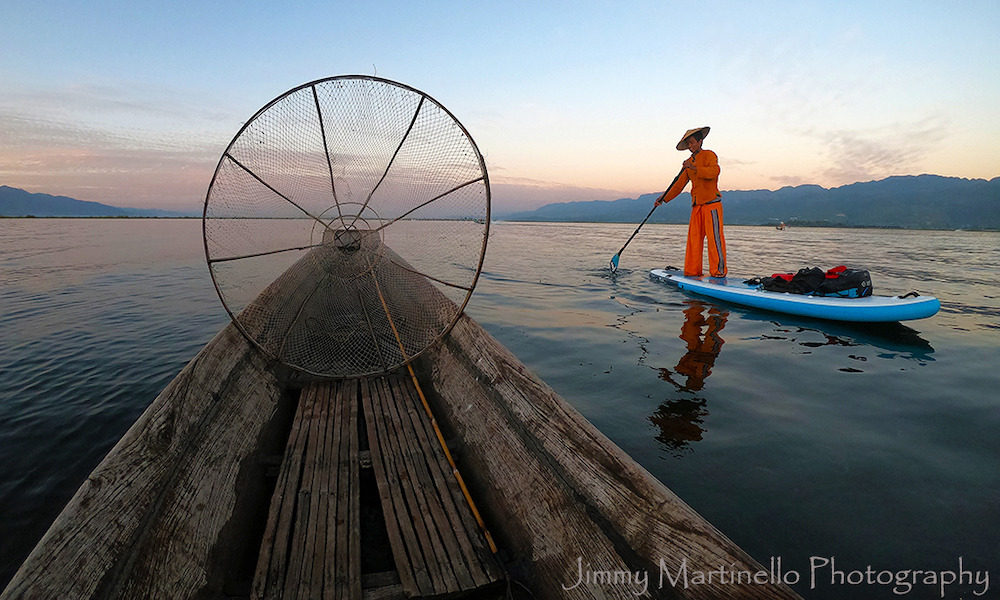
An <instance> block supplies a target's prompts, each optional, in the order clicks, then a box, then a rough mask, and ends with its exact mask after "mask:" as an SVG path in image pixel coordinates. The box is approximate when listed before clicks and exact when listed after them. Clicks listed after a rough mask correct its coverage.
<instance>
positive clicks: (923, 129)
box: [820, 117, 948, 185]
mask: <svg viewBox="0 0 1000 600" xmlns="http://www.w3.org/2000/svg"><path fill="white" fill-rule="evenodd" d="M947 132H948V124H947V122H945V120H944V119H942V118H940V117H930V118H927V119H923V120H921V121H917V122H914V123H896V124H893V125H889V126H886V127H883V128H879V129H871V130H860V131H848V130H841V131H833V132H828V133H826V134H822V135H821V138H820V141H821V142H822V144H823V145H824V146H825V147H826V149H827V152H828V153H829V155H830V167H829V168H827V169H824V170H822V171H821V176H822V179H823V180H825V181H828V182H831V183H832V184H834V185H844V184H848V183H854V182H856V181H871V180H874V179H882V178H885V177H889V176H892V175H898V174H901V173H910V172H913V171H914V170H917V169H919V166H920V164H921V163H922V162H923V160H924V159H925V158H926V157H927V156H929V155H930V154H932V153H933V152H935V151H936V149H937V148H938V147H939V146H940V144H941V143H942V141H943V140H944V139H945V138H946V137H947V135H948V134H947Z"/></svg>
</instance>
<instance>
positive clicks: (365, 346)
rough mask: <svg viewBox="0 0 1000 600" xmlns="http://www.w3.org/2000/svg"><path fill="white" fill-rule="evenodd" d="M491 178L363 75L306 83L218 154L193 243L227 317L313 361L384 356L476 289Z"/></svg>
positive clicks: (405, 101) (388, 360) (444, 326)
mask: <svg viewBox="0 0 1000 600" xmlns="http://www.w3.org/2000/svg"><path fill="white" fill-rule="evenodd" d="M489 215H490V189H489V180H488V177H487V174H486V167H485V164H484V162H483V159H482V156H481V155H480V153H479V150H478V149H477V148H476V145H475V143H474V142H473V141H472V139H471V137H470V136H469V134H468V132H467V131H466V130H465V128H464V127H462V125H461V124H460V123H459V122H458V121H457V120H456V119H455V118H454V117H453V116H452V115H451V114H450V113H449V112H448V111H447V110H446V109H445V108H444V107H442V106H441V105H440V104H438V103H437V102H436V101H434V100H433V99H432V98H430V97H429V96H427V95H425V94H423V93H421V92H419V91H417V90H414V89H412V88H409V87H406V86H403V85H401V84H398V83H394V82H391V81H387V80H384V79H378V78H374V77H362V76H347V77H335V78H331V79H325V80H321V81H317V82H313V83H310V84H306V85H304V86H301V87H299V88H296V89H294V90H291V91H289V92H287V93H286V94H284V95H282V96H280V97H279V98H277V99H275V100H274V101H272V102H271V103H270V104H268V105H267V106H265V107H264V108H263V109H261V110H260V111H259V112H258V113H257V114H256V115H255V116H254V117H253V118H252V119H251V120H250V121H249V122H247V123H246V125H245V126H244V127H243V129H242V130H241V131H240V132H239V133H238V134H237V135H236V137H235V138H234V139H233V141H232V142H231V143H230V145H229V147H228V149H227V150H226V151H225V153H224V154H223V155H222V158H221V159H220V161H219V165H218V167H217V169H216V172H215V177H214V178H213V180H212V184H211V186H210V187H209V190H208V194H207V196H206V199H205V210H204V218H203V231H204V241H205V253H206V257H207V260H208V265H209V269H210V271H211V275H212V278H213V281H214V282H215V286H216V289H217V290H218V292H219V297H220V298H221V299H222V303H223V304H224V305H225V307H226V310H227V311H228V312H229V313H230V315H232V317H233V320H234V322H235V323H236V325H237V327H239V329H240V330H241V331H242V332H243V333H244V334H245V335H246V336H247V337H248V338H250V339H251V340H252V341H253V342H254V343H255V344H257V345H258V346H259V347H260V348H261V349H263V350H264V351H265V352H267V353H268V354H270V355H271V356H272V357H274V358H276V359H277V360H279V361H281V362H282V363H285V364H287V365H290V366H292V367H295V368H297V369H300V370H302V371H305V372H307V373H311V374H314V375H319V376H323V377H351V376H360V375H367V374H375V373H381V372H385V371H389V370H392V369H394V368H396V367H398V366H400V365H402V364H404V363H405V362H406V361H407V360H412V359H413V358H414V357H416V356H417V355H419V354H420V353H421V352H422V351H423V350H424V349H426V348H427V347H428V346H430V345H431V344H432V343H434V342H435V341H437V340H438V339H440V338H441V337H442V336H443V335H445V334H446V333H447V332H448V330H450V328H451V326H452V325H453V324H454V323H455V321H457V319H458V317H459V315H460V314H461V311H462V310H463V309H464V307H465V304H466V303H467V302H468V299H469V296H470V295H471V294H472V291H473V289H474V288H475V285H476V282H477V280H478V277H479V273H480V270H481V268H482V261H483V257H484V255H485V251H486V242H487V238H488V228H489Z"/></svg>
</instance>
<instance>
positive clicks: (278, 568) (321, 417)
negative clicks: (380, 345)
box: [251, 381, 361, 600]
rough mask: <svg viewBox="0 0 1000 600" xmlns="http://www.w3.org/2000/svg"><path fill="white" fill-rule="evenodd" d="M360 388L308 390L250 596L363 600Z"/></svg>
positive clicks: (314, 386)
mask: <svg viewBox="0 0 1000 600" xmlns="http://www.w3.org/2000/svg"><path fill="white" fill-rule="evenodd" d="M356 398H357V382H356V381H346V382H343V383H338V384H330V383H322V384H315V383H314V384H310V385H308V386H307V387H306V388H305V389H304V390H303V391H302V395H301V398H300V400H299V406H298V410H297V411H296V414H295V420H294V421H293V423H292V429H291V432H290V433H289V437H288V444H287V447H286V450H285V458H284V460H283V461H282V465H281V471H280V473H279V475H278V482H277V484H276V486H275V490H274V495H273V497H272V499H271V509H270V513H269V516H268V522H267V527H266V529H265V530H264V539H263V541H262V543H261V552H260V557H259V559H258V561H257V571H256V575H255V577H254V584H253V589H252V594H251V597H252V598H255V599H272V598H337V599H350V600H360V599H361V525H360V498H361V494H360V474H359V469H360V467H359V459H358V455H359V443H358V403H357V400H356Z"/></svg>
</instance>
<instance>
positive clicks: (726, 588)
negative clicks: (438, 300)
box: [420, 316, 798, 599]
mask: <svg viewBox="0 0 1000 600" xmlns="http://www.w3.org/2000/svg"><path fill="white" fill-rule="evenodd" d="M420 364H421V365H422V368H423V369H424V370H425V371H424V372H425V373H426V375H427V377H428V378H429V379H430V380H431V381H432V382H433V387H434V389H435V391H436V405H435V407H434V408H435V414H436V415H437V417H438V419H439V420H443V421H444V422H445V423H446V424H447V427H449V429H450V430H451V431H453V432H454V433H455V434H456V435H457V436H458V437H460V438H461V439H463V440H464V442H465V446H464V448H463V454H462V465H464V468H463V473H465V474H466V482H467V483H468V484H469V485H470V487H471V488H473V492H474V494H475V497H476V498H477V499H479V502H480V506H481V507H483V510H484V512H485V513H486V515H487V518H488V524H490V523H492V524H493V525H495V526H494V527H492V528H491V529H492V531H493V533H494V535H495V536H496V537H497V538H498V541H499V542H500V544H501V545H502V546H505V547H507V548H516V549H519V552H520V557H519V558H520V562H521V563H522V564H520V565H519V568H520V569H522V570H523V571H524V572H525V573H527V576H526V581H524V583H526V584H527V585H528V586H529V587H530V588H531V589H532V590H533V592H534V594H535V596H536V597H539V598H592V597H607V598H631V597H634V593H635V589H634V587H631V586H600V585H596V586H595V585H591V586H587V585H579V586H576V587H572V584H573V583H574V582H575V581H576V573H577V563H576V561H577V559H578V558H582V559H583V561H584V562H585V563H590V564H592V565H593V566H594V567H595V568H599V569H603V570H608V571H616V570H621V571H623V572H624V571H626V570H630V571H632V572H636V571H648V572H650V573H651V576H655V575H656V574H658V573H659V572H660V571H659V566H660V560H661V559H662V560H663V561H664V562H663V564H664V565H665V566H666V567H667V568H668V569H669V570H670V572H671V573H676V572H677V570H678V569H679V568H680V566H681V564H682V561H685V560H686V561H687V563H686V564H687V565H688V568H689V569H701V570H704V571H706V572H707V571H710V570H712V569H717V568H718V566H719V565H720V564H722V565H726V566H727V567H730V566H733V567H734V568H737V569H740V570H747V571H750V572H754V573H756V572H757V571H758V570H760V569H761V567H760V565H759V564H758V563H757V562H756V561H754V560H753V559H752V558H751V557H750V556H748V555H747V554H746V553H745V552H743V551H742V550H741V549H740V548H738V547H737V546H736V545H735V544H733V543H732V542H731V541H730V540H729V539H727V538H726V537H725V536H724V535H723V534H722V533H720V532H719V531H718V530H716V529H715V528H714V527H712V526H711V524H709V523H708V522H707V521H705V519H703V518H702V517H700V516H699V515H698V514H697V513H695V511H693V510H692V509H691V508H690V507H688V506H687V505H686V504H684V503H683V502H682V501H681V500H680V499H679V498H677V497H676V496H675V495H674V494H673V493H672V492H670V491H669V490H668V489H667V488H666V487H665V486H663V484H661V483H660V482H659V481H657V480H656V479H655V478H653V477H652V476H651V475H649V473H648V472H646V471H645V470H644V469H642V467H640V466H639V465H638V464H636V463H635V461H634V460H632V459H631V458H630V457H629V456H627V455H626V454H625V453H624V452H622V451H621V450H620V449H619V448H618V447H617V446H615V445H614V444H613V443H611V442H610V441H609V440H608V439H607V438H606V437H605V436H603V435H602V434H601V433H600V432H599V431H598V430H597V429H596V428H594V427H593V426H592V425H591V424H590V423H589V422H587V421H586V420H585V419H584V418H583V417H582V416H580V415H579V413H577V412H576V411H575V410H574V409H573V408H572V407H570V406H569V404H568V403H566V401H565V400H563V399H562V398H560V397H559V396H558V395H557V394H556V393H555V392H554V391H553V390H552V389H551V388H549V387H548V386H547V385H545V384H544V383H543V382H542V381H541V380H539V379H538V378H537V377H535V376H534V375H532V374H531V373H530V372H529V371H528V370H527V369H526V368H525V367H524V365H523V364H521V363H520V361H518V360H517V359H516V358H515V357H514V356H513V355H511V354H510V352H509V351H508V350H507V349H506V348H504V347H503V346H502V345H500V344H499V343H498V342H497V341H496V340H494V339H493V338H492V337H490V336H489V334H487V333H486V332H485V331H484V330H483V329H482V328H481V327H479V326H478V325H476V324H475V322H473V321H472V319H471V318H469V317H468V316H463V317H462V318H461V319H460V320H459V322H458V324H457V325H456V327H455V328H454V329H453V330H452V334H451V335H450V336H449V337H448V338H447V339H446V340H445V343H444V344H440V345H437V346H435V347H434V348H432V349H431V350H429V351H428V352H427V353H426V354H425V355H424V357H422V359H421V361H420ZM734 510H738V508H736V507H735V506H734ZM566 587H571V589H568V590H567V589H565V588H566ZM668 587H669V586H668ZM654 591H655V590H654ZM659 593H661V594H671V593H672V594H674V595H676V596H678V597H683V598H716V599H729V598H797V597H798V596H797V595H796V594H795V593H794V592H793V591H792V590H790V589H789V588H787V587H785V586H783V585H755V584H754V585H748V586H737V585H712V586H709V585H700V586H690V587H689V588H688V589H682V588H680V587H678V588H676V589H674V588H670V589H665V590H662V591H659Z"/></svg>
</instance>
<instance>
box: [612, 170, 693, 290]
mask: <svg viewBox="0 0 1000 600" xmlns="http://www.w3.org/2000/svg"><path fill="white" fill-rule="evenodd" d="M683 174H684V168H682V169H681V170H680V172H679V173H677V177H674V180H673V181H671V182H670V185H669V186H667V191H669V190H670V188H672V187H674V184H675V183H677V180H678V179H680V178H681V175H683ZM664 194H666V192H664ZM656 206H657V205H656V204H655V203H654V204H653V208H652V209H651V210H650V211H649V214H648V215H646V218H645V219H643V220H642V223H639V226H638V227H636V228H635V231H634V232H632V237H630V238H629V239H628V242H625V246H628V244H629V242H631V241H632V238H634V237H635V234H637V233H639V230H640V229H642V226H643V225H645V224H646V221H648V220H649V217H651V216H653V211H654V210H656ZM625 246H622V249H621V250H619V251H618V253H617V254H615V255H614V256H612V257H611V272H612V273H614V272H615V271H617V270H618V259H620V258H621V256H622V252H624V251H625Z"/></svg>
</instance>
